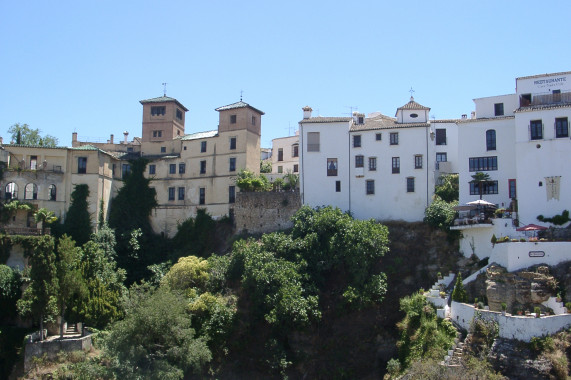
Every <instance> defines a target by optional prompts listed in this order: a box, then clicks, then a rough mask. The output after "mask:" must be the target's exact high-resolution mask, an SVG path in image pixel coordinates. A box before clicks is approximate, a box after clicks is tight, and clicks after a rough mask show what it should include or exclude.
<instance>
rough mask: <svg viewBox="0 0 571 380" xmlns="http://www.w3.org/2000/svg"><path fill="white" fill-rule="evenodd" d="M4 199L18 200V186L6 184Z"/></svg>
mask: <svg viewBox="0 0 571 380" xmlns="http://www.w3.org/2000/svg"><path fill="white" fill-rule="evenodd" d="M4 198H5V199H6V200H11V199H18V185H16V184H15V183H14V182H10V183H9V184H7V185H6V188H5V189H4Z"/></svg>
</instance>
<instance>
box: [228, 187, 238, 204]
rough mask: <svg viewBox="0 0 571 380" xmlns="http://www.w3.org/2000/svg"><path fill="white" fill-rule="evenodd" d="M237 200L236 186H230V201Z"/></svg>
mask: <svg viewBox="0 0 571 380" xmlns="http://www.w3.org/2000/svg"><path fill="white" fill-rule="evenodd" d="M234 202H236V186H228V203H234Z"/></svg>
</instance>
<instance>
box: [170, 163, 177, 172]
mask: <svg viewBox="0 0 571 380" xmlns="http://www.w3.org/2000/svg"><path fill="white" fill-rule="evenodd" d="M169 174H176V164H170V165H169Z"/></svg>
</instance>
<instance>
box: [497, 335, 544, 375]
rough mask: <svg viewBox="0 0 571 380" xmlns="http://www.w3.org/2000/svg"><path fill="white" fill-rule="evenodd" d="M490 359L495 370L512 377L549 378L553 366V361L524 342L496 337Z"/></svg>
mask: <svg viewBox="0 0 571 380" xmlns="http://www.w3.org/2000/svg"><path fill="white" fill-rule="evenodd" d="M488 361H489V362H490V363H491V364H492V367H493V368H494V370H495V371H499V372H501V373H502V374H503V375H504V376H508V377H509V378H510V379H529V380H541V379H549V378H550V377H549V374H550V372H551V371H552V367H553V365H552V363H551V361H549V360H548V359H547V358H545V357H543V356H540V355H537V353H535V352H533V351H531V350H530V349H529V348H528V347H527V346H526V345H525V344H524V343H522V342H519V341H516V340H506V339H496V341H495V342H494V344H493V345H492V348H491V350H490V353H489V354H488Z"/></svg>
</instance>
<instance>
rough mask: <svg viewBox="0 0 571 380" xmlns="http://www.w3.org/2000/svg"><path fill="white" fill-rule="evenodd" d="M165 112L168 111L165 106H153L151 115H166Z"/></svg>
mask: <svg viewBox="0 0 571 380" xmlns="http://www.w3.org/2000/svg"><path fill="white" fill-rule="evenodd" d="M165 112H166V107H165V106H152V107H151V116H159V115H164V114H165Z"/></svg>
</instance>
